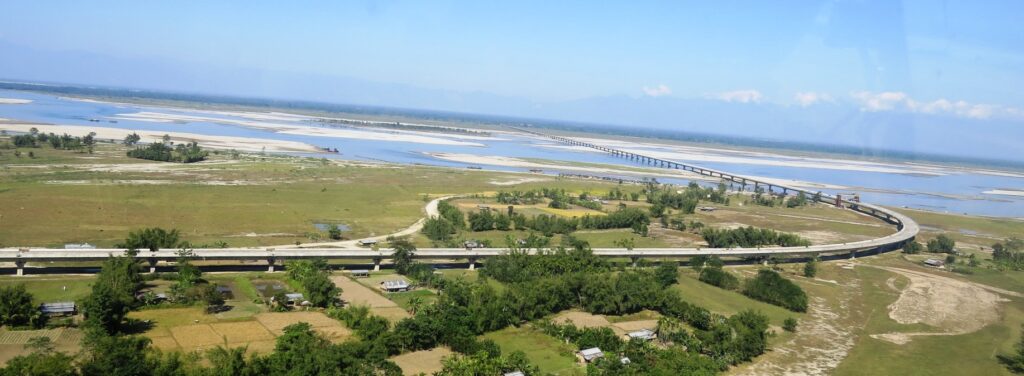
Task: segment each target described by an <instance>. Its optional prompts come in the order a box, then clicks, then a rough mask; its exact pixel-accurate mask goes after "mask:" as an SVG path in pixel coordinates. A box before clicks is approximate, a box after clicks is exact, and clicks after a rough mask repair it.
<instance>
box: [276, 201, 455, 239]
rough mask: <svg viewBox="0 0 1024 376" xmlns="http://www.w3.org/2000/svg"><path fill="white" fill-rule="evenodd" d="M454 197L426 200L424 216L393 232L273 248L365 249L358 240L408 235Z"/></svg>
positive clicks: (436, 213)
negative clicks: (442, 204) (444, 202)
mask: <svg viewBox="0 0 1024 376" xmlns="http://www.w3.org/2000/svg"><path fill="white" fill-rule="evenodd" d="M455 197H459V196H458V195H450V196H443V197H438V198H435V199H433V200H430V202H428V203H427V205H426V206H424V207H423V211H424V212H426V213H427V216H426V217H424V218H420V219H419V220H418V221H416V223H413V224H412V225H410V226H409V227H406V228H404V229H401V230H399V231H397V232H393V233H390V234H387V235H380V236H372V237H369V238H362V239H352V240H342V241H337V242H321V243H307V244H302V245H300V246H296V245H294V244H285V245H279V246H275V248H316V247H339V248H348V249H365V247H360V246H359V242H360V241H364V240H376V241H378V242H379V241H384V240H386V239H387V238H388V237H392V236H393V237H396V238H397V237H402V236H408V235H414V234H416V233H417V232H419V231H420V230H421V229H423V223H425V222H426V221H427V218H436V217H437V216H439V215H441V213H440V212H439V211H438V210H437V204H438V203H440V202H441V201H444V200H447V199H450V198H455Z"/></svg>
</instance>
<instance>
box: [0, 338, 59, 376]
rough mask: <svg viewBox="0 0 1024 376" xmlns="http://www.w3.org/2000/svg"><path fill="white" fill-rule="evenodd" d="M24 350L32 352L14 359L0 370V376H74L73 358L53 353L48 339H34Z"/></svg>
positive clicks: (29, 341)
mask: <svg viewBox="0 0 1024 376" xmlns="http://www.w3.org/2000/svg"><path fill="white" fill-rule="evenodd" d="M25 348H27V349H30V350H32V352H31V353H30V354H29V355H22V356H17V357H14V358H13V359H10V360H8V361H7V364H6V367H4V368H2V369H0V376H28V375H46V376H76V375H78V370H76V369H75V364H74V360H75V358H74V357H71V356H69V355H67V354H65V353H62V352H57V351H54V346H53V342H52V341H51V340H50V337H34V338H30V339H29V340H28V343H27V344H25Z"/></svg>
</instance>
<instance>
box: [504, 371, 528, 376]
mask: <svg viewBox="0 0 1024 376" xmlns="http://www.w3.org/2000/svg"><path fill="white" fill-rule="evenodd" d="M502 376H526V374H525V373H523V371H512V372H505V373H503V374H502Z"/></svg>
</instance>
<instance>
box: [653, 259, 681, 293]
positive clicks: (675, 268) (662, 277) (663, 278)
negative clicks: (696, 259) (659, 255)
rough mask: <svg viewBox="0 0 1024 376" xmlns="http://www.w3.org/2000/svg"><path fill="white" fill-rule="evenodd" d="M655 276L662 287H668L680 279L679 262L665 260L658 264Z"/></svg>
mask: <svg viewBox="0 0 1024 376" xmlns="http://www.w3.org/2000/svg"><path fill="white" fill-rule="evenodd" d="M654 276H655V278H656V279H657V280H658V284H659V285H661V287H668V286H671V285H673V284H675V283H676V282H678V281H679V263H676V262H670V261H665V262H662V263H661V265H658V269H656V270H655V271H654Z"/></svg>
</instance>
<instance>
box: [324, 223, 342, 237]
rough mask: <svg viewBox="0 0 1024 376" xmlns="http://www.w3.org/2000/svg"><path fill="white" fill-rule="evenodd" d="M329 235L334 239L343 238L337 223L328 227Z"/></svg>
mask: <svg viewBox="0 0 1024 376" xmlns="http://www.w3.org/2000/svg"><path fill="white" fill-rule="evenodd" d="M327 236H329V237H330V238H331V239H334V240H341V228H339V227H338V225H336V224H331V227H329V228H327Z"/></svg>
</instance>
